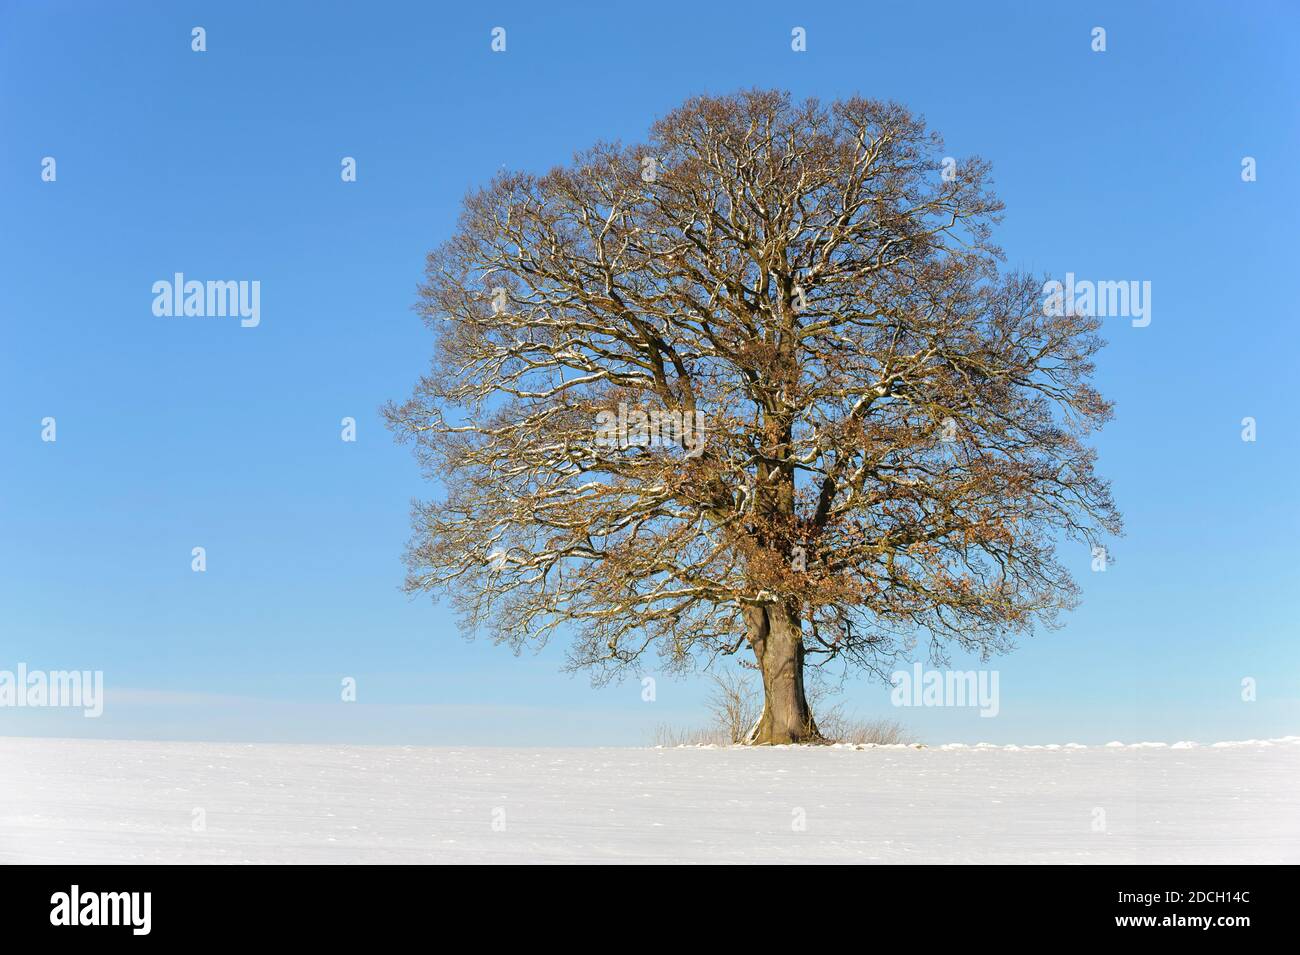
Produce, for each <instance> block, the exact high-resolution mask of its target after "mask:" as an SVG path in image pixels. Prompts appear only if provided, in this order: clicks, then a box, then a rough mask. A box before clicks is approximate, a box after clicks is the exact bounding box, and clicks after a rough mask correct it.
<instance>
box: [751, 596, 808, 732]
mask: <svg viewBox="0 0 1300 955" xmlns="http://www.w3.org/2000/svg"><path fill="white" fill-rule="evenodd" d="M744 614H745V623H746V626H747V627H748V630H749V634H748V636H749V645H750V647H751V648H752V649H753V651H754V657H755V658H756V659H757V660H758V668H759V670H760V671H761V672H762V674H763V715H762V716H761V717H759V720H758V722H757V723H755V724H754V728H753V729H752V730H750V732H749V737H748V738H747V739H746V740H745V742H747V743H749V744H750V745H774V744H777V743H820V742H822V741H823V740H822V735H821V733H819V732H818V731H817V724H816V723H815V722H814V721H813V715H812V709H811V708H810V707H809V706H808V698H807V697H806V696H805V695H804V686H803V655H804V649H803V629H802V627H801V626H800V624H799V618H798V616H797V615H795V614H794V613H791V612H790V611H789V610H788V609H787V608H786V607H784V606H781V605H780V604H768V605H766V606H764V607H749V608H746V609H745V611H744Z"/></svg>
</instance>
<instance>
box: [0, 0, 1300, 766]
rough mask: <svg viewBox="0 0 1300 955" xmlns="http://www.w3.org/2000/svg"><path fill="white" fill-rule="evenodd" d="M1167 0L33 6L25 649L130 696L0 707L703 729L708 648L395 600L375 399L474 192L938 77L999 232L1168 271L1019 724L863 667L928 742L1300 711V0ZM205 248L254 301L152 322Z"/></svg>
mask: <svg viewBox="0 0 1300 955" xmlns="http://www.w3.org/2000/svg"><path fill="white" fill-rule="evenodd" d="M728 8H731V9H728ZM1174 11H1175V8H1174V7H1173V6H1172V5H1158V4H1154V3H1132V2H1123V3H1106V4H1094V3H1086V4H1085V3H1076V4H1029V3H1026V4H991V5H986V4H980V5H975V4H968V3H956V2H954V3H926V4H920V5H908V4H883V3H853V4H847V3H846V4H834V5H832V4H818V5H815V6H813V7H811V8H809V9H806V10H805V9H803V8H800V7H797V6H796V7H791V6H790V5H788V4H770V3H745V4H744V5H743V6H741V5H735V4H719V5H707V4H699V3H692V4H686V3H676V2H668V0H662V2H657V3H655V4H652V5H621V4H607V3H603V4H590V5H587V6H585V7H579V6H576V5H575V6H574V7H572V8H561V7H560V5H539V4H535V3H526V4H473V5H468V7H466V6H464V5H438V4H424V3H421V4H415V3H412V4H375V5H370V6H357V5H355V4H341V3H338V4H335V3H319V4H318V3H311V4H307V3H283V4H265V3H222V4H199V3H131V4H121V5H116V4H114V5H106V4H92V3H37V2H13V0H0V130H2V133H0V321H2V322H3V334H4V345H3V348H0V669H13V668H14V667H16V665H17V664H18V663H19V662H20V661H21V662H25V663H26V664H27V665H28V666H29V667H32V668H41V669H46V670H53V669H72V668H75V669H101V670H103V671H104V673H105V681H106V683H107V684H108V686H109V694H110V695H109V699H108V703H109V705H108V708H107V710H106V712H105V714H104V716H103V717H102V718H101V719H99V720H89V719H83V718H82V717H81V716H80V714H79V713H77V712H74V711H68V710H54V709H45V710H33V709H0V735H26V734H52V735H104V736H117V737H143V738H182V739H184V738H193V739H236V740H244V739H246V740H311V741H316V740H323V741H337V742H348V741H357V742H394V743H446V744H453V743H479V744H520V745H525V744H527V745H531V744H544V743H549V744H596V743H600V744H640V743H645V742H647V741H648V740H649V738H650V733H651V731H652V729H653V727H654V726H655V725H656V724H659V723H678V724H689V723H693V722H699V721H700V720H701V719H702V717H703V713H702V709H701V700H702V697H703V695H704V692H705V689H706V688H705V685H704V681H703V680H702V679H695V680H688V681H685V682H675V681H672V680H668V679H660V680H659V682H658V685H657V694H656V700H655V702H653V703H646V702H643V701H642V698H641V696H642V694H641V686H640V684H639V683H638V682H636V681H629V682H626V683H623V684H621V685H617V686H614V687H609V688H603V689H600V690H595V689H592V688H590V687H589V686H588V683H587V680H586V678H585V677H583V676H581V675H578V676H572V675H568V674H565V673H562V672H561V670H560V667H561V664H562V661H563V648H562V647H560V646H552V647H548V648H546V649H544V650H543V651H542V652H540V653H538V654H525V655H524V656H522V657H515V656H513V655H511V654H510V653H509V652H508V651H506V650H504V649H502V648H498V647H494V646H493V645H492V644H491V643H490V641H487V640H480V641H476V642H466V641H465V640H463V639H462V638H461V636H460V635H459V634H458V633H457V630H456V626H455V621H454V620H453V618H452V616H451V614H450V612H449V610H448V609H447V608H445V607H442V606H438V607H435V606H433V605H431V604H430V603H429V602H428V601H426V600H423V599H420V600H415V601H412V600H411V599H409V598H408V597H406V596H405V595H403V594H402V593H401V592H400V591H399V586H400V584H401V581H402V575H403V569H402V566H401V563H400V556H401V551H402V547H403V544H404V542H405V540H406V538H407V535H408V502H409V501H410V499H411V498H412V497H414V496H419V495H422V494H427V493H429V490H430V489H429V488H427V487H425V486H423V485H422V484H421V482H420V480H419V476H418V473H417V468H416V466H415V464H414V462H413V460H412V459H411V457H410V455H409V452H408V451H407V450H406V449H404V448H401V447H398V446H396V445H394V443H393V442H392V440H391V437H390V435H389V434H388V432H387V431H386V430H385V429H384V428H383V426H382V424H381V422H380V420H379V415H378V409H379V407H380V406H381V405H382V404H383V403H384V402H385V401H387V400H388V399H390V398H403V397H405V396H406V395H407V394H408V393H409V390H410V387H411V385H412V384H413V382H414V380H415V379H416V377H417V376H418V375H419V374H420V372H421V370H422V369H423V367H424V366H425V364H426V363H427V361H428V358H429V355H430V349H431V343H430V340H429V337H428V334H427V332H426V331H425V330H424V328H423V327H422V326H421V325H420V323H419V321H418V320H417V318H416V317H415V315H414V314H413V313H412V311H411V305H412V303H413V302H414V300H415V288H416V285H417V283H418V282H419V280H420V277H421V268H422V262H423V257H424V255H425V253H426V252H428V251H429V250H430V249H432V248H433V247H434V246H436V245H437V244H438V243H439V242H441V241H442V240H443V239H445V238H446V237H447V236H448V235H449V234H450V231H451V229H452V228H453V227H454V225H455V221H456V215H457V211H458V207H459V203H460V201H461V199H462V197H463V196H464V194H465V193H466V191H467V190H469V189H471V188H473V187H475V186H476V185H478V184H481V183H483V182H485V181H486V180H487V179H488V178H489V177H490V176H491V175H492V173H493V172H494V171H496V170H497V169H499V168H501V167H503V166H504V167H508V168H521V169H527V170H544V169H546V168H549V167H550V166H552V165H554V164H557V163H561V162H564V161H566V160H567V159H568V157H569V156H570V155H571V154H572V152H573V151H574V150H576V149H578V148H581V147H585V146H587V145H589V144H591V143H592V142H593V141H595V140H597V139H613V138H623V139H627V140H635V139H638V138H639V137H640V136H641V135H642V134H643V133H644V131H645V129H646V127H647V126H648V124H649V123H650V122H651V121H652V120H653V119H654V118H655V117H656V116H658V115H661V114H662V113H664V112H666V111H667V110H669V109H671V108H672V107H673V106H675V105H677V104H678V103H679V102H680V101H681V100H683V99H684V98H686V97H688V96H690V95H693V94H697V93H701V92H728V91H733V90H735V89H739V88H743V87H750V86H763V87H782V88H787V89H789V90H790V91H791V92H792V93H794V94H795V95H796V96H805V95H816V96H819V97H822V98H824V99H833V98H835V97H837V96H842V95H847V94H851V93H861V94H864V95H869V96H874V97H879V98H893V99H897V100H899V101H901V102H903V103H904V104H906V105H907V106H909V107H911V108H912V109H914V110H916V111H919V112H921V113H923V114H924V115H925V117H926V118H927V120H928V121H929V123H930V125H931V126H932V127H933V128H935V129H937V130H939V131H940V132H941V133H942V134H943V135H944V137H945V139H946V141H947V146H948V150H949V152H950V153H952V154H953V155H956V156H964V155H968V154H971V153H977V154H979V155H981V156H983V157H984V158H986V159H988V160H990V161H991V162H992V164H993V170H994V181H995V183H996V188H997V190H998V192H999V194H1000V196H1001V197H1002V198H1003V199H1004V201H1005V202H1006V205H1007V215H1006V219H1005V222H1004V223H1003V225H1002V226H1001V228H1000V230H999V232H998V239H999V240H1000V242H1001V244H1002V245H1003V247H1004V248H1005V250H1006V252H1007V258H1008V266H1010V267H1018V268H1025V269H1030V270H1033V271H1036V272H1041V273H1048V272H1050V273H1053V274H1061V273H1064V272H1066V271H1073V272H1075V273H1076V274H1077V275H1079V276H1081V277H1088V278H1096V279H1136V280H1143V281H1150V282H1151V283H1152V288H1153V293H1152V322H1151V324H1150V326H1149V327H1146V328H1133V327H1131V326H1130V325H1129V323H1128V322H1127V321H1126V320H1123V319H1120V320H1109V321H1108V323H1107V325H1106V327H1105V328H1104V333H1105V335H1106V337H1107V338H1108V339H1109V340H1110V346H1109V347H1108V348H1107V349H1106V350H1105V351H1104V352H1103V353H1102V355H1101V358H1100V361H1099V369H1098V376H1097V381H1098V384H1099V386H1100V387H1101V389H1102V391H1103V392H1104V393H1105V394H1106V395H1107V396H1108V397H1110V398H1112V399H1113V400H1114V401H1115V402H1116V405H1117V414H1116V419H1115V421H1114V422H1113V423H1112V424H1111V425H1110V426H1109V428H1108V429H1107V430H1106V432H1105V433H1104V434H1103V436H1102V437H1101V439H1100V441H1099V442H1098V446H1099V448H1100V450H1101V462H1100V470H1101V472H1102V473H1103V474H1105V475H1106V476H1108V477H1110V478H1111V479H1112V480H1113V482H1114V491H1115V496H1116V499H1117V501H1118V503H1119V506H1120V508H1121V510H1122V511H1123V513H1124V515H1125V518H1126V522H1127V536H1126V537H1125V538H1124V539H1122V540H1120V541H1117V542H1115V545H1114V555H1115V557H1116V562H1115V563H1114V564H1113V565H1111V567H1110V568H1109V570H1108V571H1107V572H1106V573H1104V574H1101V573H1093V572H1091V571H1090V555H1089V554H1088V553H1087V552H1086V551H1083V550H1081V551H1079V552H1078V553H1077V554H1074V555H1067V560H1068V562H1069V563H1070V564H1071V566H1072V567H1073V568H1074V569H1075V571H1076V576H1077V579H1078V580H1079V582H1080V584H1081V585H1082V587H1083V596H1084V602H1083V605H1082V607H1081V608H1080V609H1079V610H1077V611H1076V612H1075V613H1074V614H1072V615H1071V616H1070V617H1069V618H1068V620H1067V623H1066V626H1065V627H1064V628H1063V629H1061V630H1059V631H1055V632H1050V633H1042V634H1038V635H1036V636H1035V637H1033V638H1032V639H1029V640H1026V641H1024V643H1023V645H1022V647H1021V649H1020V650H1018V651H1017V652H1016V653H1015V654H1013V655H1011V656H1008V657H1003V658H999V659H997V660H995V661H993V662H992V663H991V664H989V666H992V667H996V668H997V669H998V670H999V671H1000V688H1001V715H1000V716H999V717H998V718H997V719H980V718H979V717H978V716H977V715H976V714H975V713H974V712H973V711H971V710H960V709H951V708H950V709H937V710H916V709H913V710H903V709H894V708H892V707H891V706H890V705H889V697H888V687H886V686H883V685H881V684H877V683H868V682H865V681H862V682H857V683H854V684H852V685H850V687H849V688H848V690H847V692H846V694H845V697H844V698H845V700H846V702H847V703H848V705H849V707H850V708H851V709H854V710H856V711H857V712H859V713H861V714H862V715H865V716H886V717H891V718H898V719H901V720H902V721H903V722H904V723H906V724H907V725H908V726H909V727H910V728H911V729H912V730H913V731H914V732H915V733H916V734H917V735H919V736H920V737H922V738H924V739H926V740H928V741H931V742H944V741H947V740H963V741H966V742H976V741H979V740H989V741H993V742H1027V743H1035V742H1053V741H1056V742H1065V741H1067V740H1077V741H1079V742H1085V743H1088V742H1105V741H1107V740H1109V739H1116V738H1118V739H1124V740H1136V739H1156V740H1160V739H1163V740H1169V741H1173V740H1175V739H1198V740H1202V741H1210V740H1214V739H1225V738H1227V739H1231V738H1249V737H1266V736H1277V735H1283V734H1287V733H1297V732H1300V705H1298V704H1300V649H1297V639H1296V637H1297V627H1296V624H1295V618H1296V611H1295V600H1296V596H1295V595H1296V593H1297V590H1298V589H1300V588H1297V583H1298V581H1297V560H1296V554H1295V540H1296V530H1297V504H1296V502H1297V495H1296V490H1295V487H1296V482H1295V471H1296V465H1297V462H1298V461H1300V452H1298V451H1297V447H1300V445H1298V443H1297V435H1296V430H1297V429H1296V422H1297V411H1298V410H1300V409H1297V400H1296V398H1295V393H1294V384H1295V377H1296V370H1297V369H1296V355H1297V348H1296V346H1297V344H1298V343H1297V333H1296V319H1297V315H1296V306H1295V298H1294V296H1293V295H1292V294H1291V292H1290V278H1291V277H1292V276H1293V275H1294V274H1295V270H1296V262H1295V257H1296V252H1297V242H1296V238H1295V228H1296V211H1297V208H1300V206H1298V204H1297V198H1298V197H1300V196H1298V192H1300V187H1298V186H1297V177H1296V175H1295V170H1294V168H1293V165H1294V161H1295V157H1296V156H1297V155H1300V137H1298V136H1297V129H1300V83H1298V82H1297V81H1298V78H1300V76H1298V71H1297V67H1296V64H1297V63H1300V49H1298V48H1300V30H1297V29H1296V28H1297V26H1300V15H1298V14H1297V9H1296V8H1295V7H1294V6H1292V5H1290V4H1282V3H1277V4H1272V3H1260V4H1250V5H1246V6H1238V5H1232V4H1227V3H1189V4H1179V5H1178V6H1177V8H1176V12H1174ZM194 26H202V27H204V28H205V29H206V31H207V47H208V49H207V52H204V53H195V52H192V51H191V49H190V44H191V28H192V27H194ZM495 26H502V27H504V28H505V29H506V30H507V51H506V52H505V53H502V54H494V53H493V52H491V50H490V47H489V44H490V31H491V30H492V28H493V27H495ZM795 26H802V27H804V28H805V29H806V31H807V37H808V50H807V52H804V53H795V52H793V51H792V50H791V49H790V31H791V29H792V28H793V27H795ZM1095 26H1102V27H1104V28H1105V29H1106V31H1107V50H1106V52H1104V53H1094V52H1093V51H1092V50H1091V48H1090V44H1091V37H1090V32H1091V30H1092V28H1093V27H1095ZM46 156H52V157H54V158H55V160H56V162H57V179H56V181H54V182H44V181H42V179H41V162H42V159H43V157H46ZM344 156H352V157H355V158H356V160H357V170H358V179H357V181H356V182H355V183H344V182H342V181H341V179H340V175H339V171H340V161H341V159H342V157H344ZM1245 156H1252V157H1254V158H1255V159H1256V162H1257V169H1258V180H1257V181H1255V182H1250V183H1246V182H1243V181H1242V178H1241V161H1242V158H1243V157H1245ZM178 271H180V272H184V273H186V274H187V275H188V276H190V277H194V278H203V279H206V278H221V279H227V278H229V279H248V280H253V279H256V280H258V281H260V282H261V289H262V298H261V324H260V325H259V326H258V327H256V328H241V327H240V326H239V324H238V322H237V320H231V319H199V318H160V317H157V316H155V315H154V314H153V313H152V310H151V304H152V301H153V295H152V292H151V287H152V284H153V283H154V282H155V281H157V280H160V279H170V278H171V276H172V274H173V273H174V272H178ZM47 416H53V417H55V418H56V420H57V437H58V440H57V441H56V442H54V443H49V442H43V441H42V440H41V421H42V419H43V418H45V417H47ZM344 416H352V417H355V418H356V420H357V441H356V442H355V443H344V442H342V441H341V440H340V439H339V430H340V427H339V425H340V419H341V418H343V417H344ZM1246 416H1252V417H1254V418H1255V419H1256V420H1257V423H1258V425H1257V427H1258V440H1257V441H1255V442H1253V443H1249V442H1244V441H1242V440H1241V420H1242V418H1243V417H1246ZM195 546H203V547H205V548H206V550H207V560H208V569H207V571H206V573H202V574H197V573H193V572H192V571H191V569H190V561H191V556H190V554H191V549H192V548H193V547H195ZM954 662H955V663H956V664H957V665H961V666H966V665H969V666H975V665H978V664H977V663H973V662H972V661H965V660H962V659H961V658H960V657H959V658H956V660H955V661H954ZM648 667H650V668H652V667H653V661H650V662H649V663H648ZM647 672H648V673H653V669H648V670H647ZM345 676H351V677H353V678H355V679H356V680H357V684H358V702H357V703H355V704H344V703H341V702H340V701H339V686H340V680H341V679H342V678H343V677H345ZM1244 677H1253V678H1254V679H1256V680H1257V681H1258V698H1257V700H1256V701H1255V702H1253V703H1246V702H1243V701H1242V700H1241V692H1240V684H1241V680H1242V679H1243V678H1244Z"/></svg>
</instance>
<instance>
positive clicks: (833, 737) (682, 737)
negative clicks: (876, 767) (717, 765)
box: [654, 673, 914, 746]
mask: <svg viewBox="0 0 1300 955" xmlns="http://www.w3.org/2000/svg"><path fill="white" fill-rule="evenodd" d="M713 684H714V687H713V692H711V693H710V694H709V697H708V700H707V701H706V704H705V705H706V707H707V709H708V711H709V716H710V721H709V723H708V724H707V725H705V726H701V727H694V728H690V727H678V726H671V725H668V724H661V725H660V726H658V727H656V728H655V731H654V745H656V746H734V745H739V744H741V743H744V742H745V740H746V738H747V737H748V736H749V731H750V730H751V729H752V728H753V726H754V724H755V723H757V722H758V718H759V716H760V715H761V714H762V712H763V695H762V692H761V690H760V689H759V688H758V687H756V686H755V685H754V683H753V682H751V681H750V680H747V679H746V678H745V677H744V676H742V675H741V674H739V673H725V674H722V675H715V676H714V677H713ZM809 695H810V697H811V701H812V703H813V713H814V719H816V721H817V728H818V730H820V731H821V734H822V736H823V737H824V738H825V741H826V742H827V743H849V744H852V745H854V746H861V745H866V744H872V743H875V744H878V745H889V744H894V743H911V742H914V740H913V739H912V738H911V737H910V736H908V734H907V730H906V729H905V728H904V726H903V725H902V724H901V723H899V722H897V721H896V720H886V719H877V720H863V719H858V718H857V717H854V716H852V715H851V714H848V713H846V712H845V710H844V704H843V703H836V704H835V705H833V706H828V707H824V708H819V707H818V706H817V705H816V704H817V702H818V701H819V699H820V698H822V697H824V694H823V693H819V692H816V691H814V692H812V693H810V694H809Z"/></svg>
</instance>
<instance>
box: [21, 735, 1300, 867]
mask: <svg viewBox="0 0 1300 955" xmlns="http://www.w3.org/2000/svg"><path fill="white" fill-rule="evenodd" d="M0 765H3V766H4V772H3V773H2V774H0V864H3V863H15V862H24V863H73V862H75V863H132V862H139V863H178V862H179V863H191V862H194V863H197V862H218V863H243V862H251V863H280V862H295V863H335V862H337V863H355V862H389V863H406V862H687V863H692V862H698V863H716V862H875V863H902V862H907V863H914V862H939V863H942V862H990V863H1003V862H1060V863H1103V862H1107V863H1137V862H1140V863H1208V862H1248V863H1262V862H1272V863H1285V862H1292V863H1294V862H1300V786H1297V785H1296V783H1297V781H1300V737H1294V736H1293V737H1284V738H1282V739H1274V740H1246V741H1240V742H1234V743H1227V744H1217V743H1216V744H1212V745H1199V746H1198V745H1195V744H1192V743H1190V742H1188V741H1181V742H1179V743H1177V744H1175V745H1174V746H1167V745H1165V744H1160V745H1152V744H1150V743H1121V742H1119V741H1116V742H1115V743H1113V744H1108V745H1107V746H1095V747H1083V746H1080V745H1079V744H1077V743H1076V744H1066V745H1064V746H1055V745H1049V746H994V745H991V744H979V745H976V746H964V745H959V744H950V745H947V746H942V747H932V748H921V749H917V748H915V747H910V746H902V745H900V746H877V747H852V746H839V747H816V748H798V747H790V748H787V747H772V748H763V749H740V748H728V747H721V748H718V747H713V748H705V747H699V748H678V749H563V748H556V749H527V750H524V749H492V748H461V749H455V748H425V747H397V746H390V747H381V746H306V745H270V744H246V745H245V744H232V743H163V742H129V741H113V740H52V739H17V738H0ZM200 822H201V823H203V825H202V826H199V823H200ZM801 823H802V825H801ZM196 828H199V829H200V830H201V831H196Z"/></svg>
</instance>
